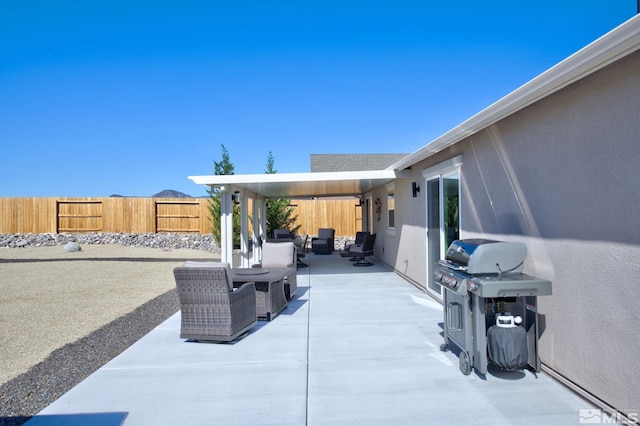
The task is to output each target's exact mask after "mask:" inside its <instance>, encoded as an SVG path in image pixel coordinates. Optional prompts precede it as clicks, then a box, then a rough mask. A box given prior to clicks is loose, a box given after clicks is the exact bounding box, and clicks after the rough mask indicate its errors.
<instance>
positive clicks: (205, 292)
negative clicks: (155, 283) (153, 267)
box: [173, 262, 257, 342]
mask: <svg viewBox="0 0 640 426" xmlns="http://www.w3.org/2000/svg"><path fill="white" fill-rule="evenodd" d="M173 275H174V277H175V280H176V288H177V291H178V299H179V301H180V310H181V311H182V312H181V313H182V323H181V327H180V337H181V338H183V339H190V340H196V341H198V340H205V341H215V342H230V341H232V340H235V339H237V338H238V337H240V336H242V335H243V334H244V333H246V332H248V331H249V330H250V329H251V328H252V327H253V326H254V325H256V323H257V313H256V288H255V284H254V283H253V282H249V283H245V284H243V285H242V286H240V287H239V288H238V289H236V290H234V289H233V282H232V281H231V270H230V268H229V264H228V263H214V262H187V263H185V265H184V266H181V267H177V268H175V269H174V270H173Z"/></svg>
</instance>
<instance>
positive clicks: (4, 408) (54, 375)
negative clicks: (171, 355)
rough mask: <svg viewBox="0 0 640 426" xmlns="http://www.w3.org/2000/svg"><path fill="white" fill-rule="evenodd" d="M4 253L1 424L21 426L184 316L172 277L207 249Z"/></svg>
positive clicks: (0, 264)
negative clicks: (176, 316) (160, 326)
mask: <svg viewBox="0 0 640 426" xmlns="http://www.w3.org/2000/svg"><path fill="white" fill-rule="evenodd" d="M81 247H82V250H81V251H79V252H70V253H68V252H65V251H64V249H63V246H61V245H58V246H51V247H29V248H18V249H10V248H0V425H21V424H23V423H24V422H26V421H27V420H28V419H29V418H30V417H31V416H33V415H34V414H36V413H38V412H39V411H40V410H42V409H43V408H45V407H46V406H47V405H49V404H50V403H51V402H53V401H55V400H56V399H57V398H59V397H60V396H62V394H64V393H65V392H66V391H68V390H69V389H71V388H72V387H73V386H75V385H76V384H77V383H79V382H80V381H82V380H83V379H84V378H86V377H87V376H88V375H90V374H91V373H92V372H94V371H95V370H97V369H98V368H100V367H101V366H102V365H104V364H105V363H107V362H108V361H109V360H111V359H112V358H113V357H115V356H116V355H118V354H119V353H120V352H122V351H123V350H125V349H126V348H128V347H129V346H131V345H132V344H133V343H134V342H136V341H137V340H139V339H140V338H141V337H142V336H144V335H145V334H146V333H148V332H149V331H150V330H152V329H153V328H154V327H156V326H157V325H158V324H160V323H161V322H162V321H164V320H165V319H166V318H168V317H169V316H171V315H172V314H174V313H175V312H177V310H178V302H177V297H176V294H175V290H174V287H175V282H174V280H173V274H172V270H173V268H174V267H176V266H179V265H180V264H182V263H183V262H184V261H185V260H189V259H219V255H216V254H213V253H211V252H207V251H202V250H190V249H167V248H164V249H159V248H140V247H126V246H122V245H115V244H110V245H82V244H81Z"/></svg>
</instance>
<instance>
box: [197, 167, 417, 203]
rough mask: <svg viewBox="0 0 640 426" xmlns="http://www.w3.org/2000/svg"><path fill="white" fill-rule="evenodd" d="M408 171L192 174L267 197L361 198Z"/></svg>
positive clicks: (201, 181)
mask: <svg viewBox="0 0 640 426" xmlns="http://www.w3.org/2000/svg"><path fill="white" fill-rule="evenodd" d="M408 173H409V172H408V171H397V170H391V169H386V170H366V171H351V172H323V173H274V174H253V175H213V176H189V179H191V180H192V181H194V182H195V183H197V184H199V185H207V186H210V187H224V186H226V185H229V186H233V187H236V188H240V189H244V190H246V191H248V192H250V193H253V194H256V195H257V196H261V197H264V198H293V199H295V198H311V197H340V196H354V197H360V196H362V195H363V194H365V193H367V192H369V191H372V190H373V189H374V188H377V187H379V186H381V185H385V184H387V183H389V182H391V181H393V180H395V179H398V178H403V177H409V174H408Z"/></svg>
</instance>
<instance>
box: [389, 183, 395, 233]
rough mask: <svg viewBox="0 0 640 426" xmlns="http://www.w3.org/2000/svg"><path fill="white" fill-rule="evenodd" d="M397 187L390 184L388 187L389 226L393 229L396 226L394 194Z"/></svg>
mask: <svg viewBox="0 0 640 426" xmlns="http://www.w3.org/2000/svg"><path fill="white" fill-rule="evenodd" d="M394 189H395V187H394V186H393V185H390V186H388V187H387V210H388V211H389V214H388V217H389V223H388V226H389V228H391V229H393V228H395V227H396V201H395V194H394Z"/></svg>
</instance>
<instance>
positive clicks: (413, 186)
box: [411, 182, 420, 198]
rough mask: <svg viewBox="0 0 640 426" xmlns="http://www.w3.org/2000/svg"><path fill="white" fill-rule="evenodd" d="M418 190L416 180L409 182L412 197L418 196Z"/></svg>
mask: <svg viewBox="0 0 640 426" xmlns="http://www.w3.org/2000/svg"><path fill="white" fill-rule="evenodd" d="M418 192H420V187H419V186H418V182H411V193H412V194H413V198H416V197H417V196H418Z"/></svg>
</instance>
